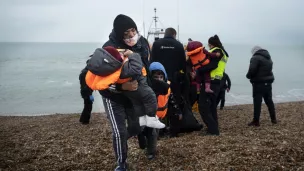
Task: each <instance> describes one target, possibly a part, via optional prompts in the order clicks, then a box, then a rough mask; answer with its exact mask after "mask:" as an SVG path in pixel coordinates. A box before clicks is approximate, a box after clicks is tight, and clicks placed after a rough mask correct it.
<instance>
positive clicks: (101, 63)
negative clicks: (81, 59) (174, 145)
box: [86, 46, 165, 128]
mask: <svg viewBox="0 0 304 171" xmlns="http://www.w3.org/2000/svg"><path fill="white" fill-rule="evenodd" d="M88 69H89V71H88V73H87V75H86V83H87V85H88V86H89V87H90V88H91V89H93V90H104V89H107V88H109V86H110V85H111V84H114V83H117V82H118V83H124V82H127V81H130V80H131V79H133V80H137V81H138V89H137V90H135V91H122V93H123V94H124V95H125V96H126V97H127V98H129V99H130V100H131V101H132V104H133V107H134V110H135V115H136V116H138V117H139V124H140V126H147V127H152V128H164V127H165V125H164V124H163V123H161V122H160V121H159V120H158V118H157V117H155V116H156V109H157V101H156V96H155V94H154V92H153V90H152V89H151V87H149V86H148V84H147V78H146V73H145V69H144V68H143V64H142V61H141V59H140V55H139V54H138V53H133V52H132V51H130V50H127V51H125V52H123V53H120V52H119V51H118V50H117V49H115V48H114V47H111V46H107V47H104V48H102V49H101V48H98V49H96V51H95V52H94V54H93V55H92V57H91V59H90V61H89V62H88Z"/></svg>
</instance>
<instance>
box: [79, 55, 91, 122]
mask: <svg viewBox="0 0 304 171" xmlns="http://www.w3.org/2000/svg"><path fill="white" fill-rule="evenodd" d="M88 61H89V60H88ZM88 61H87V63H88ZM87 72H88V68H87V67H85V68H84V69H83V70H82V71H81V72H80V74H79V82H80V94H81V97H82V98H83V103H84V107H83V110H82V112H81V115H80V119H79V122H80V123H82V124H84V125H86V124H89V123H90V118H91V112H92V107H93V102H94V96H93V95H92V93H93V90H92V89H90V87H88V85H87V84H86V82H85V76H86V74H87Z"/></svg>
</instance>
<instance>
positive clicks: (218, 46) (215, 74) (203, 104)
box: [192, 35, 229, 135]
mask: <svg viewBox="0 0 304 171" xmlns="http://www.w3.org/2000/svg"><path fill="white" fill-rule="evenodd" d="M208 46H209V49H210V50H209V52H211V53H217V52H218V53H220V56H219V57H217V58H214V60H216V62H217V68H216V69H213V70H212V71H211V72H210V76H211V86H210V88H211V90H212V91H213V93H206V91H205V84H201V91H200V95H199V101H198V108H199V112H200V115H201V117H202V119H203V121H204V123H205V124H206V126H207V133H206V134H205V135H219V134H220V132H219V127H218V117H217V107H216V99H217V97H218V94H219V92H220V83H221V79H222V78H223V75H224V71H225V68H226V63H227V61H228V57H229V55H228V53H227V52H226V50H225V49H224V47H223V45H222V43H221V41H220V39H219V37H218V36H217V35H214V36H212V37H210V38H209V40H208ZM202 68H203V67H202ZM195 75H198V76H199V77H200V78H202V79H203V78H204V72H200V70H198V72H197V73H196V74H192V76H195ZM204 81H205V80H203V83H204Z"/></svg>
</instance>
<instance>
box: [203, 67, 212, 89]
mask: <svg viewBox="0 0 304 171" xmlns="http://www.w3.org/2000/svg"><path fill="white" fill-rule="evenodd" d="M204 77H205V91H206V93H213V91H212V90H211V89H210V82H211V77H210V72H206V73H205V74H204Z"/></svg>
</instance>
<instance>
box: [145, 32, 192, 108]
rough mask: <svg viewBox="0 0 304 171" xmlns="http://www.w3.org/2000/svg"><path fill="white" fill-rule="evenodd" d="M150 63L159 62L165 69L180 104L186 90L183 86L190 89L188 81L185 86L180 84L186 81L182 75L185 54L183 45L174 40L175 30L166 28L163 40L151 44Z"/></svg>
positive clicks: (184, 69) (184, 66)
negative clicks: (187, 86) (183, 91)
mask: <svg viewBox="0 0 304 171" xmlns="http://www.w3.org/2000/svg"><path fill="white" fill-rule="evenodd" d="M150 62H151V63H152V62H159V63H161V64H162V65H163V66H164V67H165V69H166V71H167V75H168V80H169V81H170V82H171V84H170V88H171V90H172V92H173V95H174V97H175V99H176V102H177V104H181V103H182V90H187V88H184V87H183V85H189V87H190V81H188V82H187V83H185V84H184V83H183V82H181V80H183V81H187V80H186V79H185V78H186V76H185V75H184V73H185V71H186V54H185V50H184V47H183V45H182V44H181V43H180V42H179V41H177V40H176V30H175V29H174V28H167V29H166V30H165V36H164V38H162V39H159V40H156V41H155V42H154V43H153V46H152V53H151V58H150ZM188 89H189V88H188ZM185 94H186V93H185Z"/></svg>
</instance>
